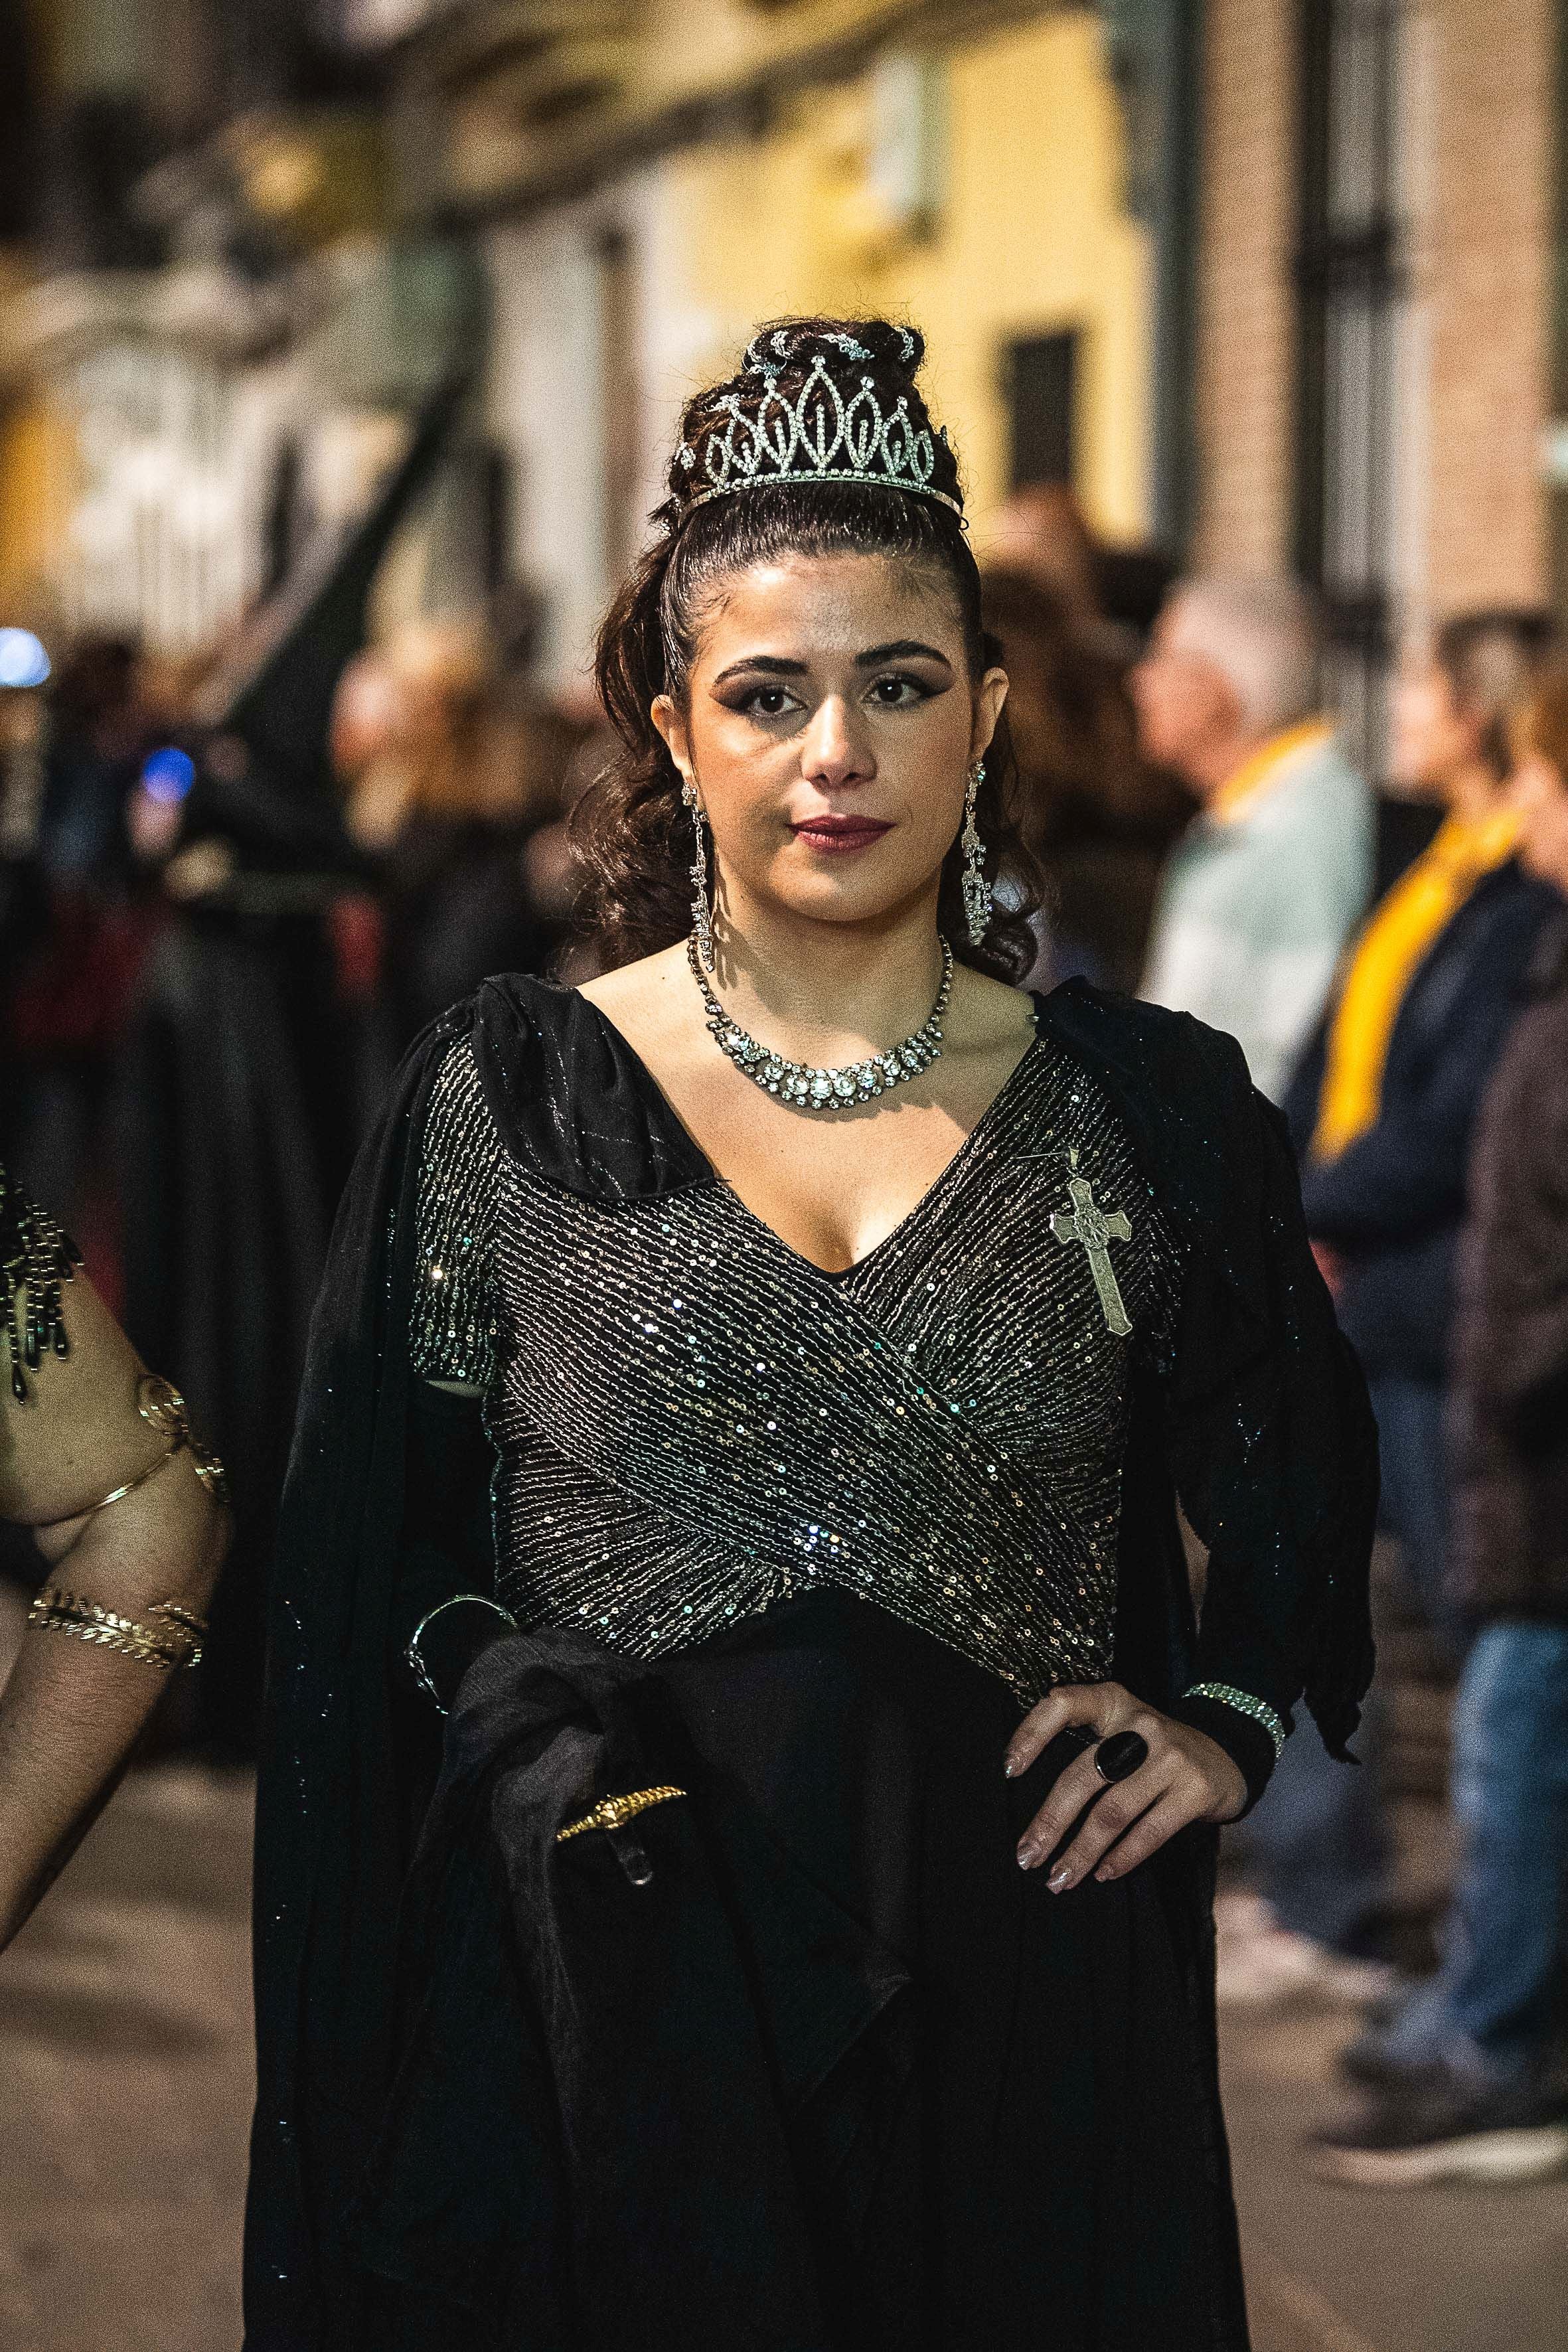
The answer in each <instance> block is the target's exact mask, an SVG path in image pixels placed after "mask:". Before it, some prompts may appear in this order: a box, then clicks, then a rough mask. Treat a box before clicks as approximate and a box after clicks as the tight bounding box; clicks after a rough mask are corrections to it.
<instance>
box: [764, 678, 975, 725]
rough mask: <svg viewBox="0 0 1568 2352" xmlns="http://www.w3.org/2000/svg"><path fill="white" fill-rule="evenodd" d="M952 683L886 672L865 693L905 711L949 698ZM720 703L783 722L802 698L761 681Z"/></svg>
mask: <svg viewBox="0 0 1568 2352" xmlns="http://www.w3.org/2000/svg"><path fill="white" fill-rule="evenodd" d="M949 683H950V681H949V680H948V679H947V678H945V677H944V678H942V680H941V681H940V682H938V681H937V680H935V679H932V678H928V677H919V676H918V675H917V674H916V673H915V672H914V671H913V670H885V671H884V672H883V673H882V675H881V676H880V677H874V678H871V679H870V680H868V684H867V686H866V688H865V691H866V694H867V696H868V698H869V699H870V700H871V701H872V702H873V703H874V704H876V705H877V706H878V707H879V709H883V710H903V709H910V708H911V707H912V706H913V705H915V704H919V703H921V702H929V701H930V700H931V697H932V696H933V695H938V694H945V693H946V691H947V688H948V685H949ZM718 699H719V700H720V701H721V703H722V704H723V705H724V707H725V709H727V710H735V711H739V712H740V713H741V714H742V716H743V717H746V718H751V719H783V718H784V717H785V716H786V715H787V713H788V711H789V710H790V709H791V707H792V705H793V706H795V707H798V703H799V697H798V696H797V695H795V694H794V693H792V692H791V690H790V688H788V687H787V686H782V685H778V684H776V683H773V682H771V681H770V682H763V681H759V682H758V683H757V684H756V685H754V686H746V685H737V686H734V687H731V690H730V691H729V692H728V693H725V694H721V695H720V696H719V698H718Z"/></svg>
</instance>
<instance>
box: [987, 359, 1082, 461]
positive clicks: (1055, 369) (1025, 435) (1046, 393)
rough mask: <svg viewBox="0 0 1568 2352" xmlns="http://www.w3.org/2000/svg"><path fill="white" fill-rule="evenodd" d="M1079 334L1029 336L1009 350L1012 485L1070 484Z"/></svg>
mask: <svg viewBox="0 0 1568 2352" xmlns="http://www.w3.org/2000/svg"><path fill="white" fill-rule="evenodd" d="M1078 345H1079V337H1078V330H1077V329H1076V328H1074V327H1068V328H1065V329H1063V330H1062V331H1060V332H1059V333H1058V334H1054V335H1027V336H1025V337H1023V338H1022V339H1021V340H1020V341H1017V342H1016V343H1010V344H1009V345H1008V347H1007V357H1006V364H1005V393H1006V401H1007V417H1008V423H1009V425H1010V428H1011V432H1012V485H1013V488H1015V489H1016V490H1022V489H1026V488H1028V487H1029V485H1030V484H1031V483H1034V482H1070V481H1071V480H1072V478H1073V461H1074V458H1075V457H1076V456H1077V435H1076V433H1075V432H1074V429H1073V414H1074V408H1075V404H1076V400H1077V393H1078Z"/></svg>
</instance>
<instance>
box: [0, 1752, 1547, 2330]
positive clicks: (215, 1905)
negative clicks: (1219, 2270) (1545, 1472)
mask: <svg viewBox="0 0 1568 2352" xmlns="http://www.w3.org/2000/svg"><path fill="white" fill-rule="evenodd" d="M248 1843H249V1792H248V1790H247V1785H246V1783H245V1781H244V1780H243V1779H241V1778H239V1777H238V1776H227V1777H225V1776H220V1775H214V1774H209V1773H205V1772H202V1771H199V1770H196V1769H191V1768H187V1767H182V1766H177V1765H164V1766H162V1767H159V1768H156V1769H152V1770H150V1771H146V1772H143V1773H141V1774H138V1775H137V1776H136V1777H135V1778H134V1779H133V1780H132V1781H131V1782H129V1783H128V1785H127V1786H126V1788H125V1789H124V1790H121V1794H120V1796H119V1797H118V1798H117V1799H116V1800H115V1802H114V1804H113V1805H112V1806H111V1807H110V1811H109V1812H108V1814H107V1815H106V1816H105V1818H104V1820H103V1821H102V1822H100V1825H99V1827H98V1828H97V1829H96V1830H95V1831H94V1832H93V1833H92V1835H91V1837H90V1838H89V1840H88V1842H87V1843H86V1845H85V1846H84V1847H83V1849H82V1851H81V1853H79V1855H78V1856H77V1858H76V1860H75V1861H74V1863H73V1864H71V1867H70V1869H69V1871H68V1873H67V1874H66V1876H65V1878H64V1879H63V1880H62V1881H61V1883H60V1885H58V1887H57V1888H56V1889H55V1891H54V1893H53V1894H52V1895H50V1897H49V1899H48V1901H47V1903H46V1904H45V1906H43V1908H42V1909H41V1910H40V1912H39V1913H38V1915H37V1918H36V1919H35V1920H34V1921H33V1922H32V1924H31V1925H30V1926H29V1927H28V1928H27V1929H26V1932H25V1934H24V1935H23V1936H22V1937H19V1938H18V1940H17V1942H16V1946H15V1947H14V1948H13V1949H12V1951H11V1952H10V1953H9V1954H8V1955H7V1956H6V1958H5V1960H4V1961H3V1962H0V2046H3V2049H4V2053H5V2063H4V2066H3V2067H0V2352H237V2346H238V2342H239V2308H238V2294H237V2262H238V2243H239V2217H240V2203H241V2197H242V2192H243V2185H244V2171H245V2134H246V2127H247V2118H248V2105H249V2096H250V2053H249V2045H248V2017H247V2005H248V1958H247V1933H246V1916H245V1912H246V1892H247V1890H246V1879H247V1850H248ZM1346 2030H1347V2027H1346V2023H1345V2021H1344V2020H1343V2018H1342V2017H1335V2016H1334V2015H1332V2014H1325V2013H1323V2012H1321V2011H1310V2010H1300V2011H1289V2012H1287V2013H1286V2014H1285V2015H1284V2016H1282V2017H1277V2018H1274V2019H1272V2020H1268V2021H1248V2022H1246V2023H1242V2024H1232V2025H1230V2026H1228V2027H1227V2030H1226V2097H1227V2106H1228V2112H1229V2116H1230V2124H1231V2136H1232V2145H1233V2152H1234V2158H1235V2165H1236V2175H1237V2199H1238V2202H1239V2205H1240V2208H1241V2214H1242V2223H1243V2233H1244V2238H1245V2242H1246V2246H1247V2268H1248V2279H1249V2285H1250V2293H1251V2297H1252V2304H1253V2314H1254V2329H1255V2339H1256V2352H1564V2347H1565V2346H1568V2316H1565V2315H1568V2181H1563V2182H1557V2183H1552V2184H1549V2185H1546V2186H1542V2187H1536V2188H1532V2189H1523V2190H1513V2191H1507V2192H1500V2191H1491V2192H1481V2191H1472V2190H1458V2189H1441V2190H1426V2191H1415V2192H1401V2193H1398V2194H1385V2195H1380V2196H1369V2195H1366V2194H1364V2193H1357V2192H1354V2191H1352V2190H1347V2189H1336V2188H1332V2187H1329V2186H1327V2185H1324V2184H1321V2183H1318V2182H1315V2181H1312V2180H1311V2179H1309V2178H1308V2177H1307V2176H1306V2174H1305V2173H1304V2171H1303V2168H1302V2167H1301V2165H1300V2161H1299V2159H1298V2158H1297V2155H1296V2150H1295V2143H1296V2140H1297V2138H1298V2137H1299V2135H1300V2132H1301V2131H1302V2130H1304V2129H1305V2128H1307V2127H1308V2126H1310V2124H1311V2123H1313V2122H1314V2121H1316V2120H1317V2119H1318V2118H1319V2117H1320V2116H1322V2115H1324V2114H1326V2113H1328V2112H1329V2111H1330V2109H1331V2105H1332V2103H1333V2101H1334V2100H1335V2098H1336V2097H1337V2096H1338V2094H1337V2092H1336V2090H1335V2087H1334V2076H1333V2065H1332V2060H1333V2053H1334V2050H1335V2048H1336V2046H1337V2044H1338V2042H1339V2041H1340V2040H1341V2039H1342V2037H1343V2035H1344V2033H1345V2032H1346ZM997 2352H1014V2347H1002V2346H999V2347H997ZM1150 2352H1157V2347H1150Z"/></svg>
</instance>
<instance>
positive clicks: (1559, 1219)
mask: <svg viewBox="0 0 1568 2352" xmlns="http://www.w3.org/2000/svg"><path fill="white" fill-rule="evenodd" d="M1445 699H1446V698H1442V697H1439V698H1438V700H1439V704H1440V706H1441V705H1442V703H1443V702H1444V700H1445ZM1519 747H1520V751H1521V763H1520V767H1519V771H1518V774H1517V778H1516V781H1515V784H1514V788H1513V793H1512V800H1513V807H1514V813H1515V814H1516V816H1517V819H1518V823H1519V834H1518V855H1519V862H1520V864H1521V866H1523V867H1524V868H1526V869H1527V870H1528V871H1529V872H1530V873H1531V874H1532V875H1534V876H1535V877H1537V878H1538V879H1539V880H1540V881H1542V883H1544V884H1546V885H1548V886H1550V887H1552V889H1553V890H1554V891H1555V893H1556V894H1557V897H1558V901H1559V903H1558V906H1557V908H1556V909H1555V910H1554V911H1553V913H1552V916H1551V918H1550V919H1549V920H1548V922H1547V923H1546V924H1545V925H1544V926H1543V928H1542V930H1541V932H1540V934H1539V936H1538V939H1537V941H1536V950H1535V955H1534V959H1533V961H1532V964H1531V972H1530V990H1531V1002H1530V1003H1527V1004H1526V1005H1525V1007H1524V1009H1523V1010H1522V1011H1521V1013H1520V1014H1519V1016H1518V1018H1517V1020H1516V1021H1515V1022H1514V1024H1513V1027H1512V1029H1511V1032H1510V1034H1509V1037H1508V1041H1507V1044H1506V1045H1505V1046H1504V1047H1503V1049H1502V1057H1501V1060H1500V1063H1499V1065H1498V1066H1497V1069H1496V1073H1495V1076H1493V1077H1492V1079H1491V1082H1490V1084H1489V1087H1488V1088H1487V1091H1486V1095H1485V1097H1484V1100H1483V1103H1482V1106H1481V1109H1480V1112H1479V1118H1478V1121H1477V1129H1476V1143H1475V1152H1474V1157H1473V1160H1472V1162H1471V1169H1470V1184H1469V1213H1468V1221H1467V1223H1466V1226H1465V1229H1464V1232H1463V1234H1462V1235H1461V1238H1460V1242H1459V1248H1458V1303H1457V1309H1456V1315H1455V1331H1454V1349H1453V1359H1452V1361H1453V1396H1452V1402H1451V1409H1450V1413H1449V1439H1450V1447H1451V1454H1450V1459H1451V1464H1452V1473H1453V1519H1452V1532H1451V1537H1450V1545H1449V1562H1448V1577H1447V1600H1448V1602H1449V1604H1450V1605H1451V1606H1452V1607H1453V1608H1454V1609H1456V1610H1457V1611H1458V1612H1460V1613H1461V1614H1462V1616H1463V1618H1464V1621H1465V1622H1466V1625H1467V1627H1468V1629H1471V1630H1472V1631H1473V1633H1474V1639H1473V1641H1472V1643H1471V1646H1470V1648H1469V1650H1468V1655H1467V1657H1466V1660H1465V1664H1464V1669H1463V1672H1462V1674H1461V1676H1460V1681H1459V1691H1458V1702H1457V1706H1456V1708H1455V1718H1454V1762H1453V1776H1452V1789H1453V1801H1454V1808H1455V1811H1456V1813H1457V1815H1458V1824H1459V1828H1460V1831H1461V1833H1462V1838H1463V1846H1462V1853H1461V1861H1460V1867H1459V1874H1458V1884H1457V1886H1456V1889H1455V1894H1454V1899H1453V1903H1452V1906H1451V1908H1450V1911H1449V1916H1448V1920H1447V1928H1446V1932H1445V1934H1444V1937H1443V1939H1442V1940H1443V1958H1442V1965H1441V1968H1440V1969H1439V1971H1438V1973H1437V1975H1436V1978H1435V1979H1432V1981H1431V1982H1430V1983H1429V1984H1427V1985H1425V1986H1422V1987H1420V1988H1418V1989H1417V1990H1415V1991H1414V1992H1413V1993H1411V1994H1409V1995H1407V1996H1406V1997H1405V2000H1403V2001H1402V2002H1401V2003H1400V2004H1399V2005H1398V2007H1397V2009H1396V2010H1395V2011H1394V2013H1393V2014H1392V2016H1391V2017H1389V2018H1388V2019H1387V2020H1386V2021H1383V2022H1382V2023H1381V2024H1379V2025H1378V2026H1377V2027H1375V2028H1373V2030H1370V2031H1369V2032H1366V2033H1364V2034H1363V2036H1362V2037H1361V2039H1360V2040H1359V2041H1358V2042H1355V2043H1353V2044H1352V2048H1351V2050H1350V2052H1349V2053H1347V2065H1348V2069H1349V2071H1350V2072H1351V2073H1352V2075H1353V2076H1354V2077H1356V2078H1357V2079H1359V2080H1362V2081H1363V2082H1366V2083H1368V2084H1371V2085H1372V2086H1373V2094H1374V2095H1373V2098H1372V2099H1371V2101H1370V2102H1369V2103H1368V2105H1367V2106H1366V2108H1365V2110H1364V2112H1363V2113H1362V2114H1361V2115H1360V2116H1355V2117H1352V2118H1351V2119H1349V2120H1348V2121H1346V2122H1345V2123H1344V2124H1342V2126H1339V2127H1337V2128H1335V2129H1332V2130H1331V2131H1329V2132H1326V2133H1324V2134H1322V2135H1321V2136H1320V2137H1319V2138H1318V2139H1317V2141H1316V2143H1315V2147H1316V2151H1317V2155H1318V2158H1319V2160H1320V2163H1321V2166H1322V2167H1323V2168H1324V2169H1326V2170H1328V2171H1330V2172H1331V2173H1332V2174H1333V2175H1334V2176H1335V2177H1336V2178H1338V2179H1345V2180H1351V2181H1355V2182H1360V2183H1363V2184H1364V2185H1366V2186H1369V2187H1381V2186H1384V2185H1389V2186H1396V2185H1403V2184H1405V2183H1406V2182H1410V2181H1420V2180H1437V2179H1481V2180H1491V2181H1504V2180H1522V2179H1535V2178H1538V2177H1540V2176H1541V2175H1542V2174H1543V2173H1546V2172H1554V2171H1556V2170H1559V2169H1560V2168H1563V2166H1564V2165H1568V670H1565V669H1562V668H1559V669H1556V670H1554V671H1553V672H1552V674H1551V675H1550V676H1549V677H1546V678H1544V679H1543V680H1542V682H1541V684H1540V685H1539V686H1538V687H1537V688H1536V690H1535V692H1534V693H1533V695H1532V696H1531V700H1530V703H1529V705H1528V707H1527V709H1526V711H1525V714H1524V717H1523V720H1522V722H1521V727H1520V730H1519Z"/></svg>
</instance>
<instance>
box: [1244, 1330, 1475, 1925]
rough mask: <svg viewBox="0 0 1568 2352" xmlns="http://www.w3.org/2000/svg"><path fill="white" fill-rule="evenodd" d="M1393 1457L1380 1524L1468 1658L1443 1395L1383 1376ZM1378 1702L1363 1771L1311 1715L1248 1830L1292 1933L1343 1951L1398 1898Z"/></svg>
mask: <svg viewBox="0 0 1568 2352" xmlns="http://www.w3.org/2000/svg"><path fill="white" fill-rule="evenodd" d="M1369 1387H1370V1392H1371V1396H1372V1407H1373V1413H1374V1414H1375V1416H1376V1420H1377V1435H1378V1445H1379V1450H1380V1452H1381V1454H1382V1460H1383V1493H1382V1501H1381V1504H1380V1506H1379V1513H1378V1516H1379V1519H1380V1522H1381V1524H1382V1525H1383V1527H1384V1528H1385V1529H1386V1530H1387V1531H1388V1533H1389V1534H1391V1535H1394V1536H1397V1538H1399V1543H1400V1548H1401V1550H1402V1552H1403V1555H1404V1563H1405V1576H1406V1579H1407V1580H1408V1582H1409V1585H1410V1589H1411V1594H1412V1598H1413V1599H1414V1600H1415V1603H1416V1605H1417V1607H1418V1608H1419V1609H1420V1611H1421V1613H1422V1615H1423V1616H1424V1617H1425V1618H1426V1621H1427V1622H1428V1623H1429V1624H1430V1625H1432V1626H1433V1627H1434V1629H1435V1630H1436V1632H1437V1633H1438V1634H1439V1636H1440V1638H1441V1639H1442V1640H1443V1641H1444V1643H1445V1645H1446V1646H1447V1648H1449V1649H1450V1650H1451V1651H1452V1652H1453V1654H1455V1655H1456V1656H1458V1652H1459V1648H1460V1639H1459V1635H1458V1628H1457V1625H1456V1623H1455V1621H1454V1619H1453V1617H1452V1615H1451V1613H1450V1612H1449V1611H1448V1608H1447V1603H1446V1601H1445V1600H1444V1596H1443V1574H1444V1567H1445V1560H1446V1554H1447V1536H1448V1488H1447V1461H1446V1458H1445V1453H1444V1432H1443V1391H1442V1390H1441V1389H1440V1388H1439V1387H1438V1386H1437V1384H1436V1381H1423V1380H1411V1379H1406V1378H1404V1377H1403V1376H1398V1375H1394V1374H1389V1373H1385V1374H1384V1375H1382V1376H1381V1377H1380V1378H1378V1379H1376V1380H1374V1381H1371V1382H1370V1383H1369ZM1378 1715H1379V1708H1378V1705H1377V1693H1376V1691H1375V1689H1374V1690H1373V1693H1372V1696H1371V1698H1370V1699H1369V1702H1368V1705H1367V1707H1366V1710H1365V1714H1364V1716H1363V1723H1362V1728H1361V1732H1360V1734H1359V1736H1358V1738H1357V1740H1356V1753H1357V1755H1358V1756H1359V1757H1360V1759H1361V1767H1360V1769H1359V1770H1353V1771H1352V1769H1349V1768H1348V1767H1347V1766H1345V1765H1343V1764H1336V1763H1335V1761H1334V1759H1333V1758H1332V1757H1331V1755H1330V1754H1329V1752H1328V1750H1327V1748H1325V1747H1324V1746H1323V1743H1322V1741H1321V1739H1320V1738H1319V1737H1318V1734H1317V1731H1316V1729H1315V1727H1314V1726H1313V1725H1312V1723H1311V1722H1310V1719H1308V1718H1307V1717H1305V1715H1304V1713H1303V1712H1302V1711H1301V1710H1298V1719H1297V1727H1296V1730H1295V1732H1294V1734H1293V1735H1292V1737H1291V1738H1289V1740H1287V1742H1286V1743H1285V1752H1284V1754H1283V1755H1282V1756H1281V1757H1280V1759H1279V1764H1278V1765H1277V1766H1276V1768H1275V1772H1274V1777H1273V1779H1272V1780H1270V1782H1269V1784H1268V1789H1267V1790H1265V1792H1264V1795H1263V1798H1262V1801H1261V1802H1260V1803H1259V1805H1258V1810H1257V1811H1256V1812H1254V1813H1252V1814H1251V1815H1250V1816H1249V1817H1248V1819H1247V1822H1245V1823H1244V1824H1243V1827H1242V1829H1241V1832H1239V1836H1240V1842H1241V1844H1242V1847H1243V1850H1244V1852H1245V1853H1246V1854H1247V1858H1248V1860H1249V1861H1250V1862H1251V1864H1252V1865H1253V1868H1254V1870H1255V1872H1256V1874H1257V1876H1258V1885H1259V1890H1260V1892H1261V1893H1262V1894H1263V1895H1266V1896H1267V1898H1268V1902H1269V1904H1270V1905H1271V1906H1272V1907H1273V1910H1274V1914H1275V1916H1276V1917H1277V1918H1278V1919H1279V1924H1280V1926H1281V1927H1288V1928H1289V1929H1290V1930H1291V1932H1292V1933H1293V1934H1295V1935H1298V1936H1310V1937H1312V1939H1313V1941H1314V1942H1316V1943H1320V1944H1329V1945H1331V1946H1332V1947H1333V1948H1334V1949H1335V1950H1336V1951H1342V1952H1356V1951H1358V1950H1361V1949H1363V1948H1364V1945H1365V1940H1366V1931H1367V1929H1368V1928H1369V1927H1370V1925H1371V1923H1372V1921H1373V1918H1374V1917H1375V1916H1376V1914H1377V1913H1378V1912H1379V1911H1380V1910H1382V1909H1383V1908H1384V1906H1385V1905H1386V1903H1387V1899H1388V1878H1389V1869H1388V1863H1389V1853H1388V1830H1387V1824H1386V1822H1385V1821H1384V1811H1383V1804H1382V1800H1381V1797H1380V1794H1379V1781H1378V1747H1379V1741H1378Z"/></svg>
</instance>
